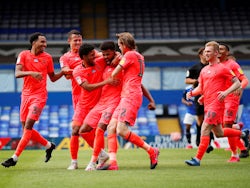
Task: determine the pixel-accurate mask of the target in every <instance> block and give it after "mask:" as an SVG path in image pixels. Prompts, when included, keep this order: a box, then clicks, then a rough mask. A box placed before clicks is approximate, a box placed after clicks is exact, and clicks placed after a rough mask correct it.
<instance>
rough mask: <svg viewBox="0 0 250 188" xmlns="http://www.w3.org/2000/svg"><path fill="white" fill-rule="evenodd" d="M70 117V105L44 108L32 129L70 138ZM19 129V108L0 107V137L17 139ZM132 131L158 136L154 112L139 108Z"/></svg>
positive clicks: (71, 109)
mask: <svg viewBox="0 0 250 188" xmlns="http://www.w3.org/2000/svg"><path fill="white" fill-rule="evenodd" d="M72 116H73V108H72V106H71V105H60V106H59V105H51V106H46V107H45V108H44V110H43V112H42V114H41V117H40V120H39V121H38V122H36V124H35V125H34V128H35V129H36V130H38V131H39V132H40V133H41V134H42V135H43V136H45V137H70V135H71V126H70V122H71V117H72ZM21 127H22V126H21V124H20V119H19V106H2V107H1V106H0V137H12V138H19V137H21V135H22V128H21ZM132 129H133V131H135V132H136V133H137V134H139V135H141V136H148V135H159V130H158V125H157V119H156V115H155V112H154V111H149V110H147V109H145V108H144V107H141V108H140V110H139V113H138V118H137V120H136V124H135V126H134V127H133V128H132Z"/></svg>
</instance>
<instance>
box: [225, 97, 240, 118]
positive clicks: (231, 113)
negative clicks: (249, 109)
mask: <svg viewBox="0 0 250 188" xmlns="http://www.w3.org/2000/svg"><path fill="white" fill-rule="evenodd" d="M238 108H239V101H238V100H235V101H225V111H224V117H223V121H224V122H234V121H235V119H236V116H237V112H238Z"/></svg>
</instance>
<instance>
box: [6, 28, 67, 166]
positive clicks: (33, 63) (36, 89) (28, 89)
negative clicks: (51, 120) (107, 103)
mask: <svg viewBox="0 0 250 188" xmlns="http://www.w3.org/2000/svg"><path fill="white" fill-rule="evenodd" d="M30 44H31V49H30V50H24V51H22V52H21V53H20V54H19V55H18V58H17V62H16V69H15V75H16V78H23V80H24V82H23V89H22V96H21V106H20V120H21V123H22V126H23V135H22V138H21V140H20V142H19V143H18V145H17V148H16V151H15V153H14V155H13V156H12V157H11V158H9V159H7V160H6V161H4V162H2V165H3V166H5V167H10V166H15V165H16V163H17V160H18V157H19V156H20V155H21V153H22V151H23V150H24V149H25V147H26V146H27V144H28V142H29V141H30V140H34V141H37V142H39V143H40V144H42V145H43V146H44V147H45V148H47V149H46V157H45V162H48V161H49V160H50V158H51V153H52V151H53V150H54V149H55V147H56V146H55V144H54V143H51V142H49V141H48V140H46V139H45V138H44V137H43V136H42V135H40V133H39V132H38V131H36V130H35V129H33V126H34V124H35V122H36V121H37V120H38V119H39V117H40V115H41V113H42V110H43V108H44V106H45V105H46V101H47V95H48V92H47V88H46V87H47V75H48V76H49V78H50V80H51V81H52V82H55V81H56V80H58V79H60V78H61V77H62V76H63V75H64V72H63V71H60V72H59V73H55V72H54V64H53V59H52V57H51V55H50V54H48V53H47V52H45V48H46V47H47V40H46V37H45V35H44V34H42V33H39V32H36V33H33V34H32V35H31V36H30ZM65 73H67V72H65Z"/></svg>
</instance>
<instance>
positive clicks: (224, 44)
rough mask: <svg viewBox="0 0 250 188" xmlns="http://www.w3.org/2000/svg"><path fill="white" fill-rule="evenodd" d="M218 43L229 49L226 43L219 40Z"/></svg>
mask: <svg viewBox="0 0 250 188" xmlns="http://www.w3.org/2000/svg"><path fill="white" fill-rule="evenodd" d="M219 44H220V45H222V46H225V48H226V49H227V51H230V48H229V46H228V45H227V44H226V43H223V42H220V43H219Z"/></svg>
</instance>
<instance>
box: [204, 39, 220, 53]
mask: <svg viewBox="0 0 250 188" xmlns="http://www.w3.org/2000/svg"><path fill="white" fill-rule="evenodd" d="M206 46H212V47H213V48H214V50H215V51H219V43H218V42H216V41H210V42H207V43H206V45H205V47H206Z"/></svg>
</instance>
